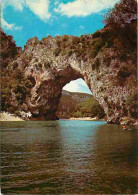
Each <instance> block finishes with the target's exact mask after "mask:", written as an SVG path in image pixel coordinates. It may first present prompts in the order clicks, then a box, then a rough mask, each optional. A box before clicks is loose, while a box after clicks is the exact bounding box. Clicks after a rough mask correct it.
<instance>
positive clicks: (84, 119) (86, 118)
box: [68, 117, 106, 121]
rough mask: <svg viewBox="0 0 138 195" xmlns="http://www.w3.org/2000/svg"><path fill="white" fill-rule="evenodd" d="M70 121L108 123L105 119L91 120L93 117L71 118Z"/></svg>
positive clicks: (95, 118)
mask: <svg viewBox="0 0 138 195" xmlns="http://www.w3.org/2000/svg"><path fill="white" fill-rule="evenodd" d="M68 120H79V121H106V120H105V119H98V118H97V117H94V118H91V117H80V118H74V117H72V118H70V119H68Z"/></svg>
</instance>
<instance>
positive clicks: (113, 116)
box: [7, 24, 136, 123]
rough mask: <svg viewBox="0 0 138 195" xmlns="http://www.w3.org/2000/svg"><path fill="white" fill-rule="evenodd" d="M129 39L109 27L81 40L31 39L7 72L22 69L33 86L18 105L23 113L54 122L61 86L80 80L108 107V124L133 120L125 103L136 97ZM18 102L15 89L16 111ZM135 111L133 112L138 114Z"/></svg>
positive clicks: (133, 62) (13, 103)
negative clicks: (122, 120) (122, 37)
mask: <svg viewBox="0 0 138 195" xmlns="http://www.w3.org/2000/svg"><path fill="white" fill-rule="evenodd" d="M130 25H131V24H130ZM132 25H134V24H132ZM135 36H136V35H135ZM111 37H112V40H111ZM125 41H126V40H125ZM125 41H123V40H121V41H120V37H119V36H118V35H116V34H114V33H112V32H107V31H106V29H103V30H101V31H98V32H96V33H95V34H93V35H85V36H81V37H80V38H78V37H75V36H67V35H65V36H62V37H59V36H57V37H54V38H53V37H51V36H49V37H47V38H43V39H42V40H41V41H39V40H38V39H37V37H34V38H32V39H30V40H28V42H27V44H26V46H25V48H24V50H23V51H22V52H21V53H20V54H19V55H18V56H16V59H14V61H12V62H11V63H10V64H9V68H8V70H7V71H9V70H10V71H17V70H18V71H19V72H20V73H21V74H22V75H23V77H24V78H25V79H29V80H30V81H31V82H32V83H33V86H32V87H31V88H30V93H29V94H26V96H25V97H24V100H23V103H22V105H20V104H19V105H18V109H19V111H25V112H31V113H32V119H34V118H39V119H46V120H50V119H52V120H53V119H56V118H57V117H56V115H55V113H56V110H57V106H58V104H59V101H60V97H61V93H62V89H63V87H64V86H65V85H66V84H67V83H69V82H70V81H72V80H75V79H79V78H82V79H84V80H85V82H86V83H87V85H88V86H89V88H90V89H91V91H92V93H93V95H94V97H95V98H96V99H97V100H98V102H99V103H100V105H101V106H102V108H104V111H105V113H106V114H107V120H108V122H109V123H120V120H121V118H122V117H124V116H129V117H133V116H130V110H129V109H130V107H131V106H130V105H129V104H128V103H127V102H128V101H129V100H130V99H131V96H135V88H136V74H135V73H136V45H134V44H133V43H132V42H131V40H130V41H128V44H127V45H125V46H124V44H126V43H127V42H125ZM125 47H126V48H125ZM15 65H16V69H15ZM15 102H18V100H17V97H16V92H15V91H12V96H11V99H10V103H11V105H12V106H13V107H14V106H15ZM17 104H18V103H17ZM16 107H17V105H16ZM16 109H17V108H16ZM134 109H135V108H134V107H132V108H131V112H133V113H135V112H136V111H135V110H134Z"/></svg>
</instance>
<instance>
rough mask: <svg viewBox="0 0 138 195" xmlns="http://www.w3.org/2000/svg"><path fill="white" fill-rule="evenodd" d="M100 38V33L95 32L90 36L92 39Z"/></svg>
mask: <svg viewBox="0 0 138 195" xmlns="http://www.w3.org/2000/svg"><path fill="white" fill-rule="evenodd" d="M100 36H101V32H100V31H96V32H95V33H94V34H93V35H92V37H93V38H97V37H100Z"/></svg>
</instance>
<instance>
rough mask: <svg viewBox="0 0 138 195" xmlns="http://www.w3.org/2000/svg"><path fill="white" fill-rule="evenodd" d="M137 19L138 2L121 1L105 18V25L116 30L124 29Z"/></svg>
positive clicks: (132, 0) (131, 0)
mask: <svg viewBox="0 0 138 195" xmlns="http://www.w3.org/2000/svg"><path fill="white" fill-rule="evenodd" d="M136 18H137V1H136V0H121V1H120V3H119V4H116V5H115V7H114V8H113V9H111V10H109V12H108V13H107V14H106V15H105V16H104V20H103V23H104V24H106V25H108V26H110V27H111V28H112V29H114V30H118V29H122V28H124V27H125V26H126V25H127V24H128V23H130V22H131V20H134V19H136Z"/></svg>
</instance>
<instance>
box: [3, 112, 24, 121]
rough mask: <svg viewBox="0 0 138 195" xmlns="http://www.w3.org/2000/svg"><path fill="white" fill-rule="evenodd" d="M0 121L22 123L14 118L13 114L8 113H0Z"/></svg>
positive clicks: (19, 119)
mask: <svg viewBox="0 0 138 195" xmlns="http://www.w3.org/2000/svg"><path fill="white" fill-rule="evenodd" d="M0 121H3V122H4V121H7V122H8V121H24V120H23V119H21V118H20V117H18V116H15V115H14V114H10V113H8V112H0Z"/></svg>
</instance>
